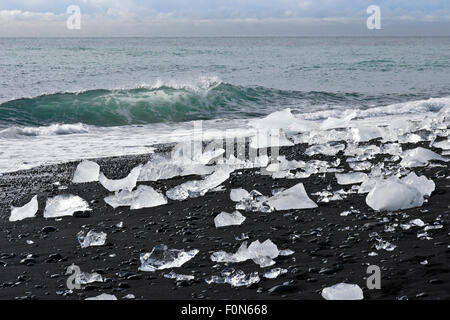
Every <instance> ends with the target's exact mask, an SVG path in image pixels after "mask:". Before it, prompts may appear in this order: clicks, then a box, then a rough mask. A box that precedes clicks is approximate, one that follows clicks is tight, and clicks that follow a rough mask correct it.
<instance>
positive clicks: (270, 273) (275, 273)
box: [263, 268, 288, 279]
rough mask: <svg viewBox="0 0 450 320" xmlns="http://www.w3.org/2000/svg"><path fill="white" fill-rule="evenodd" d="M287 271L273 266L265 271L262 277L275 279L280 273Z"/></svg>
mask: <svg viewBox="0 0 450 320" xmlns="http://www.w3.org/2000/svg"><path fill="white" fill-rule="evenodd" d="M287 272H288V271H287V270H286V269H283V268H275V269H272V270H270V271H267V272H266V273H264V275H263V276H264V278H266V279H275V278H278V277H279V276H280V275H282V274H285V273H287Z"/></svg>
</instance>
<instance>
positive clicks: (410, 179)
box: [401, 172, 436, 196]
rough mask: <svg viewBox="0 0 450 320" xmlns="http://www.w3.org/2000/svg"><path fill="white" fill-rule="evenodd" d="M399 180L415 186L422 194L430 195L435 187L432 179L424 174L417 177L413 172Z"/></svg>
mask: <svg viewBox="0 0 450 320" xmlns="http://www.w3.org/2000/svg"><path fill="white" fill-rule="evenodd" d="M401 181H402V182H403V183H406V184H407V185H410V186H412V187H414V188H416V189H417V190H418V191H419V192H420V193H421V194H422V195H424V196H430V195H431V193H432V192H433V191H434V189H435V187H436V185H435V184H434V182H433V180H429V179H427V177H425V176H420V177H418V176H417V175H416V174H415V173H414V172H411V173H409V174H408V175H407V176H406V177H403V178H402V179H401Z"/></svg>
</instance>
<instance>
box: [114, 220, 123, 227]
mask: <svg viewBox="0 0 450 320" xmlns="http://www.w3.org/2000/svg"><path fill="white" fill-rule="evenodd" d="M115 227H116V228H123V221H120V222H119V223H117V224H116V225H115Z"/></svg>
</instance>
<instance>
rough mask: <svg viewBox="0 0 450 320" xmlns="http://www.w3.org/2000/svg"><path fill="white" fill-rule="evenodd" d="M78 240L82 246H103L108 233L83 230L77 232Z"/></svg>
mask: <svg viewBox="0 0 450 320" xmlns="http://www.w3.org/2000/svg"><path fill="white" fill-rule="evenodd" d="M77 238H78V242H79V243H80V246H81V248H83V249H84V248H87V247H97V246H103V245H104V244H105V242H106V233H104V232H95V231H93V230H89V231H88V232H87V233H86V231H85V230H81V231H80V232H78V234H77Z"/></svg>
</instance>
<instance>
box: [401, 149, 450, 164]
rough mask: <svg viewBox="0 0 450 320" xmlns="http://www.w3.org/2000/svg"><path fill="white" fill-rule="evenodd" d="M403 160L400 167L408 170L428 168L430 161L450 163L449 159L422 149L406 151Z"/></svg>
mask: <svg viewBox="0 0 450 320" xmlns="http://www.w3.org/2000/svg"><path fill="white" fill-rule="evenodd" d="M402 158H403V159H402V161H401V162H400V165H402V166H404V167H407V168H411V167H423V166H426V165H427V164H428V162H429V161H430V160H439V161H444V162H448V161H449V159H448V158H445V157H443V156H441V155H440V154H437V153H436V152H433V151H431V150H429V149H425V148H422V147H418V148H415V149H410V150H406V151H404V152H403V154H402Z"/></svg>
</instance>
